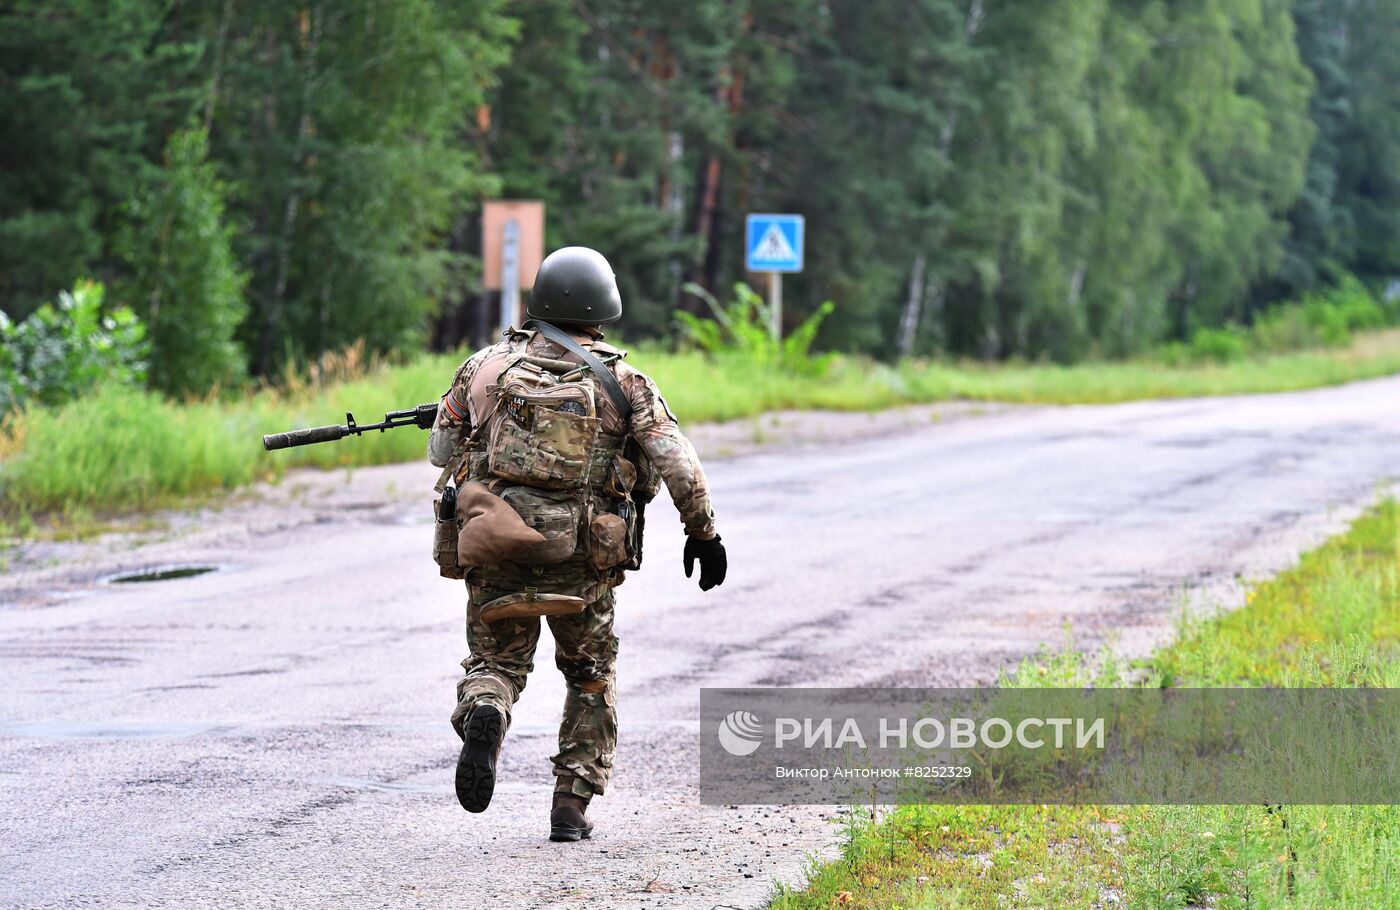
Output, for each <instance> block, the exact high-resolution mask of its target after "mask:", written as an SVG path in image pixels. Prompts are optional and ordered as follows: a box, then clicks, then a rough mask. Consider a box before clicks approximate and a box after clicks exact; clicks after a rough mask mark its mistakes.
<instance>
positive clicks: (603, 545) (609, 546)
mask: <svg viewBox="0 0 1400 910" xmlns="http://www.w3.org/2000/svg"><path fill="white" fill-rule="evenodd" d="M624 505H626V504H625V503H624ZM626 561H627V520H626V519H625V518H623V517H622V516H621V515H614V514H613V513H611V512H600V513H598V514H597V515H594V516H593V520H592V521H590V522H589V523H588V563H589V565H591V566H593V568H595V569H597V570H598V571H600V572H603V571H606V570H608V569H611V568H612V567H613V566H620V565H622V564H623V563H624V562H626Z"/></svg>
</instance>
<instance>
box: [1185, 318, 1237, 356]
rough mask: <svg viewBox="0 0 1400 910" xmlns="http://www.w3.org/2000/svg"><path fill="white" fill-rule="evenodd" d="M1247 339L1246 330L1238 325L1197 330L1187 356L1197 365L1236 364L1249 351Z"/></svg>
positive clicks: (1189, 345) (1192, 337) (1188, 346)
mask: <svg viewBox="0 0 1400 910" xmlns="http://www.w3.org/2000/svg"><path fill="white" fill-rule="evenodd" d="M1245 338H1246V336H1245V333H1244V330H1243V329H1241V328H1240V327H1239V326H1236V325H1227V326H1225V327H1224V328H1221V329H1204V328H1203V329H1197V330H1196V331H1195V332H1194V333H1193V334H1192V335H1191V341H1190V343H1189V344H1188V345H1187V346H1186V347H1187V356H1188V358H1189V359H1190V360H1191V361H1193V362H1195V363H1234V362H1235V361H1237V360H1243V359H1244V357H1245V355H1246V354H1247V353H1248V351H1249V345H1248V343H1247V342H1246V340H1245Z"/></svg>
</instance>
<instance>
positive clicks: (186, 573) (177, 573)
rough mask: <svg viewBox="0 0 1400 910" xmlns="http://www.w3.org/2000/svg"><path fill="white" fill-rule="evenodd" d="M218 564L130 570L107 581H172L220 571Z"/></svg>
mask: <svg viewBox="0 0 1400 910" xmlns="http://www.w3.org/2000/svg"><path fill="white" fill-rule="evenodd" d="M218 568H219V567H218V566H162V567H159V568H155V569H146V570H144V571H141V572H128V573H125V574H122V575H113V576H112V577H111V578H108V579H107V581H108V583H110V584H114V585H126V584H134V583H137V582H145V581H171V580H173V579H176V578H192V577H194V576H195V575H204V574H206V573H208V572H216V571H218Z"/></svg>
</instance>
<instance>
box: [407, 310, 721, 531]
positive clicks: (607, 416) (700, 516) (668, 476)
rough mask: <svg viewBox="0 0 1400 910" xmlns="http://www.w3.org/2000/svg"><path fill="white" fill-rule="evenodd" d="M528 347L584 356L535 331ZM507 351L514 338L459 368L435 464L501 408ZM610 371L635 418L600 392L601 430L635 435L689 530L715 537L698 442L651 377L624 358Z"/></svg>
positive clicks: (587, 334)
mask: <svg viewBox="0 0 1400 910" xmlns="http://www.w3.org/2000/svg"><path fill="white" fill-rule="evenodd" d="M510 331H511V332H515V331H516V330H515V329H511V330H510ZM572 334H573V335H574V338H575V340H577V341H578V342H579V343H580V344H582V345H583V346H584V347H587V348H590V349H592V350H593V351H594V352H596V353H598V354H605V353H613V352H617V349H616V348H614V347H612V346H611V345H608V344H605V343H603V341H602V337H603V333H602V332H599V331H597V330H594V329H582V330H579V331H576V332H574V333H572ZM526 350H527V351H528V352H529V353H531V354H534V355H538V356H541V357H550V358H554V359H556V360H568V361H577V360H578V358H577V357H575V356H574V355H573V354H570V353H569V352H567V351H565V350H564V349H563V348H562V347H560V346H559V345H556V344H554V343H553V342H551V341H549V340H547V339H545V338H544V337H542V336H540V335H537V334H536V335H534V336H533V337H532V338H531V339H530V341H529V344H528V346H527V348H526ZM509 356H510V342H509V340H505V341H501V342H498V343H496V344H494V345H491V346H490V347H487V348H483V349H481V350H480V351H477V352H476V353H475V354H473V355H472V356H471V357H469V358H468V359H467V361H466V362H465V363H463V364H462V365H461V366H460V367H459V368H458V369H457V375H456V376H455V377H454V378H453V380H452V387H451V388H450V389H448V390H447V394H445V395H443V396H442V400H441V401H440V402H439V403H438V412H437V421H436V423H435V424H434V426H433V432H432V434H431V435H430V436H429V438H428V460H429V461H431V462H432V463H433V464H434V465H436V466H437V467H442V466H444V465H446V464H447V462H448V461H449V460H450V459H451V457H452V453H453V451H454V450H456V448H457V447H458V446H459V445H460V444H461V443H462V442H463V440H465V439H466V437H467V435H468V434H469V433H470V432H471V430H472V428H473V427H475V426H478V425H480V422H481V421H482V420H484V419H485V418H486V417H487V416H489V414H490V413H491V409H492V408H494V407H495V401H494V399H493V398H492V397H491V394H490V390H489V389H490V386H492V385H493V384H494V383H495V381H496V379H497V377H498V376H499V375H500V372H501V370H502V368H504V366H505V365H506V362H507V360H508V358H509ZM612 371H613V375H614V376H616V377H617V381H618V384H619V385H621V386H622V390H623V392H625V393H626V395H627V397H628V399H629V400H630V401H631V403H632V416H631V419H630V420H629V421H627V423H626V424H625V425H624V423H623V420H622V415H621V414H619V413H618V411H617V408H616V407H615V406H614V405H613V403H612V400H611V399H610V398H608V396H606V395H602V396H599V397H600V400H599V402H598V410H599V416H600V417H601V418H602V420H603V425H602V431H603V432H604V433H607V434H610V435H614V436H619V437H621V436H631V437H632V438H634V439H636V440H637V443H638V444H639V445H640V446H641V447H642V450H643V451H644V452H646V453H647V455H648V456H649V457H650V458H651V460H652V462H653V463H654V464H655V465H656V468H657V470H658V471H660V472H661V477H662V479H663V480H664V481H665V483H666V489H667V491H668V492H669V493H670V494H671V500H672V502H674V503H675V504H676V509H677V510H679V511H680V514H681V522H682V523H683V524H684V525H685V529H686V532H687V533H689V534H692V535H694V536H696V537H700V538H709V537H713V536H714V534H715V514H714V508H713V507H712V506H711V504H710V487H709V484H708V483H707V482H706V480H705V470H704V468H702V467H701V466H700V458H699V457H698V456H697V455H696V454H695V447H694V446H692V445H691V444H690V440H688V439H686V438H685V435H684V434H683V433H681V429H680V427H679V426H678V425H677V423H676V418H675V415H673V414H672V413H671V409H670V408H669V407H668V406H667V405H666V399H664V398H662V397H661V392H660V390H659V389H657V387H656V383H655V382H653V381H652V380H651V378H650V377H649V376H647V375H646V374H645V373H643V372H641V371H640V370H637V369H634V368H633V367H632V366H630V365H629V364H627V363H625V362H624V361H622V360H617V361H614V362H613V364H612Z"/></svg>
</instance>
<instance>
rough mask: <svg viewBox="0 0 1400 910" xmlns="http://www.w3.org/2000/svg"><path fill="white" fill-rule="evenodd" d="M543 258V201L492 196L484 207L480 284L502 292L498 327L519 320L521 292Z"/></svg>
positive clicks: (529, 282)
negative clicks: (495, 197) (494, 197)
mask: <svg viewBox="0 0 1400 910" xmlns="http://www.w3.org/2000/svg"><path fill="white" fill-rule="evenodd" d="M542 261H544V203H543V202H541V201H539V200H538V199H493V200H490V201H488V202H487V203H486V204H485V206H483V207H482V210H481V284H482V286H483V287H485V288H486V290H488V291H495V290H499V291H500V292H501V307H500V312H499V314H498V316H497V318H498V319H499V324H498V325H497V328H498V329H505V328H506V327H507V326H510V325H514V324H516V323H517V322H519V321H520V292H521V291H522V290H526V289H528V288H530V287H533V286H534V283H535V273H536V272H538V271H539V270H540V263H541V262H542Z"/></svg>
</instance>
